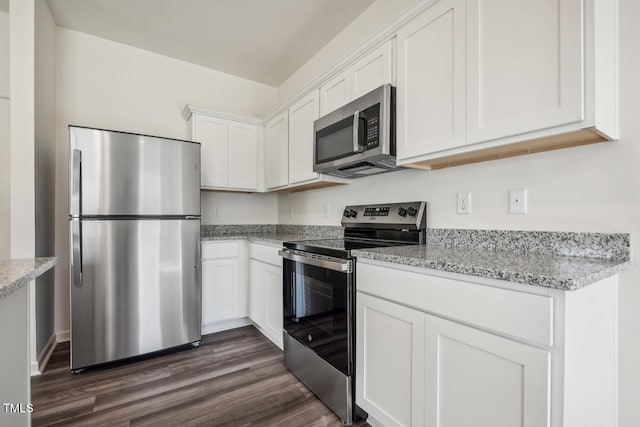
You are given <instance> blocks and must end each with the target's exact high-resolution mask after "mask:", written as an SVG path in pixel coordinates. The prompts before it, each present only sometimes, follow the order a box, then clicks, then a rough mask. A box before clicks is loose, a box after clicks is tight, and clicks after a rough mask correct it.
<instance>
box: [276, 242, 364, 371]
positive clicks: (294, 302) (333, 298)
mask: <svg viewBox="0 0 640 427" xmlns="http://www.w3.org/2000/svg"><path fill="white" fill-rule="evenodd" d="M280 254H281V255H282V257H283V259H284V261H283V267H284V271H283V285H284V310H283V312H284V329H285V332H287V333H288V334H289V335H290V336H291V337H293V338H295V339H296V340H298V341H299V342H300V343H301V344H303V345H304V346H306V347H308V348H310V349H312V350H313V351H314V352H315V353H316V354H318V355H319V356H320V357H321V358H322V359H324V360H325V361H327V362H328V363H329V364H331V365H332V366H333V367H335V368H336V369H338V370H339V371H341V372H342V373H343V374H345V375H352V373H353V351H354V350H353V340H352V337H353V325H354V316H355V307H354V298H355V295H354V292H355V289H354V288H355V287H354V274H353V272H352V263H353V261H352V260H347V259H340V258H332V257H325V256H319V255H316V254H313V257H311V256H309V255H311V254H305V253H304V252H299V251H293V250H284V251H281V252H280Z"/></svg>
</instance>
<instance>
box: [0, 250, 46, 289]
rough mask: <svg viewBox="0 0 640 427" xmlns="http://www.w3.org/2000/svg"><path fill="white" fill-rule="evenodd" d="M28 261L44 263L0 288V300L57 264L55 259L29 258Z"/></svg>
mask: <svg viewBox="0 0 640 427" xmlns="http://www.w3.org/2000/svg"><path fill="white" fill-rule="evenodd" d="M29 260H32V261H44V262H43V263H42V264H40V265H38V266H37V267H35V268H31V269H30V270H29V271H27V272H26V273H25V274H22V275H21V276H19V277H18V278H16V279H13V280H12V281H11V282H9V283H8V284H6V285H4V286H2V287H1V288H0V299H2V298H6V297H8V296H10V295H11V294H13V293H15V292H16V291H17V290H18V289H20V288H22V287H23V286H24V285H25V284H27V283H29V282H31V281H32V280H33V279H35V278H37V277H38V276H40V275H41V274H43V273H45V272H47V271H48V270H50V269H51V268H53V267H54V266H55V265H56V264H57V263H58V259H57V258H56V257H44V258H31V259H29ZM11 261H26V260H25V259H18V260H11Z"/></svg>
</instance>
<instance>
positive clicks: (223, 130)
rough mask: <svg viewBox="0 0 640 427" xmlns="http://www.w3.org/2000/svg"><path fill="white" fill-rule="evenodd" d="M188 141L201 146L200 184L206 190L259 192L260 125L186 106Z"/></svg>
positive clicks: (237, 117) (184, 113)
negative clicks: (188, 128) (189, 126)
mask: <svg viewBox="0 0 640 427" xmlns="http://www.w3.org/2000/svg"><path fill="white" fill-rule="evenodd" d="M183 116H184V117H185V118H186V119H187V120H191V139H192V140H193V141H196V142H199V143H200V144H201V165H200V168H201V183H200V186H201V187H202V188H203V189H206V190H231V191H234V190H236V191H258V190H259V187H260V171H261V169H262V168H261V167H260V161H261V160H260V135H261V128H262V126H261V122H260V121H258V120H255V119H251V118H242V117H240V116H230V115H227V114H222V113H218V112H215V111H213V110H209V109H206V108H204V107H197V106H192V105H187V106H186V107H185V109H184V111H183Z"/></svg>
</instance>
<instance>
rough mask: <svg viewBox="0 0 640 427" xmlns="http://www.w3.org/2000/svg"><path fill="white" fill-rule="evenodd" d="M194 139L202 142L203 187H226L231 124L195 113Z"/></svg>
mask: <svg viewBox="0 0 640 427" xmlns="http://www.w3.org/2000/svg"><path fill="white" fill-rule="evenodd" d="M193 120H194V132H193V133H194V138H193V139H194V140H195V141H197V142H199V143H200V144H201V148H200V157H201V159H200V163H201V166H200V167H201V171H202V172H201V173H202V175H201V177H202V181H201V183H200V185H201V186H202V187H226V186H227V182H228V181H227V177H228V167H227V166H228V163H227V162H228V156H229V151H228V150H229V148H228V146H229V126H228V123H227V121H226V120H224V119H218V118H215V117H208V116H203V115H200V114H193Z"/></svg>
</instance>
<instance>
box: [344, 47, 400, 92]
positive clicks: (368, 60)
mask: <svg viewBox="0 0 640 427" xmlns="http://www.w3.org/2000/svg"><path fill="white" fill-rule="evenodd" d="M351 74H352V75H353V83H352V84H353V93H352V95H351V98H352V99H355V98H358V97H359V96H362V95H364V94H366V93H367V92H370V91H372V90H373V89H375V88H377V87H379V86H382V85H383V84H386V83H393V41H391V40H389V41H387V42H385V43H384V44H382V45H381V46H380V47H378V48H376V49H375V50H374V51H372V52H371V53H369V54H368V55H366V56H365V57H364V58H362V59H361V60H360V61H358V62H357V63H356V64H355V65H354V66H353V67H352V68H351Z"/></svg>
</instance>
